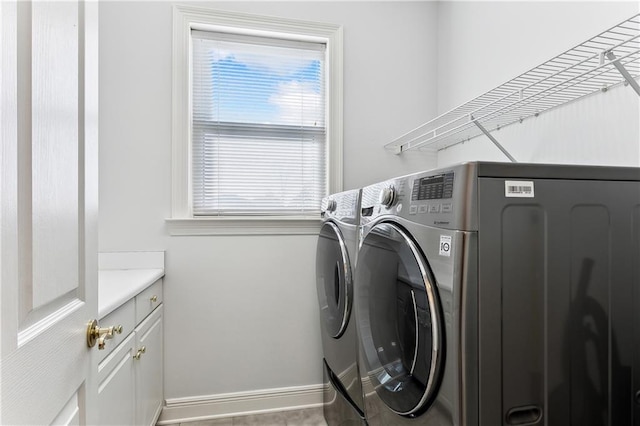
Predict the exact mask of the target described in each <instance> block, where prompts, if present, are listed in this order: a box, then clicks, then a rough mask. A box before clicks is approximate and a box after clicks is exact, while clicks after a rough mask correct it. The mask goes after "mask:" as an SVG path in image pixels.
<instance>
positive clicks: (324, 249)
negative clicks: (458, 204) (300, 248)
mask: <svg viewBox="0 0 640 426" xmlns="http://www.w3.org/2000/svg"><path fill="white" fill-rule="evenodd" d="M321 215H322V227H321V228H320V234H319V237H318V245H317V254H316V287H317V292H318V304H319V308H320V325H321V334H322V349H323V371H324V373H323V374H324V391H323V411H324V416H325V419H326V421H327V423H328V425H329V426H334V425H335V426H351V425H362V424H366V423H365V420H364V412H363V396H362V387H361V383H360V377H359V373H358V356H357V338H356V326H355V321H354V320H353V307H354V303H353V276H354V271H355V265H356V256H357V249H358V241H357V238H358V232H357V229H358V226H359V219H360V190H352V191H345V192H341V193H338V194H333V195H331V196H329V197H327V198H325V199H323V200H322V206H321Z"/></svg>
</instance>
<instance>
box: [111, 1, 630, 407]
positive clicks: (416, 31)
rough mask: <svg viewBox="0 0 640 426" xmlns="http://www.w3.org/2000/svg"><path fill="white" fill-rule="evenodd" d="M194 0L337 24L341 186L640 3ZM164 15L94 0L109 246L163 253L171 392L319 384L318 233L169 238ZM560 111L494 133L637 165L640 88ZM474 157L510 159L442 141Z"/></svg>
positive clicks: (542, 151) (398, 162)
mask: <svg viewBox="0 0 640 426" xmlns="http://www.w3.org/2000/svg"><path fill="white" fill-rule="evenodd" d="M198 4H200V5H203V4H211V5H213V6H215V7H216V8H220V9H227V10H236V11H246V12H251V13H258V14H266V15H276V16H280V17H290V18H295V19H305V20H318V21H324V22H331V23H338V24H342V25H343V26H344V37H345V61H344V63H345V70H344V71H345V81H344V87H345V93H344V111H345V114H344V117H345V123H344V164H345V166H344V187H345V189H350V188H356V187H360V186H363V185H366V184H369V183H372V182H374V181H377V180H381V179H384V178H387V177H391V176H395V175H401V174H405V173H409V172H412V171H417V170H421V169H428V168H431V167H433V166H435V159H434V158H432V157H429V156H428V155H422V154H421V153H418V152H410V153H407V154H404V155H402V156H394V155H392V154H390V153H388V152H385V151H384V149H383V148H382V146H383V145H384V144H385V143H387V142H389V141H391V140H392V139H394V138H395V137H397V136H399V135H401V134H402V133H404V132H406V131H407V130H410V129H412V128H413V127H415V126H417V125H418V124H421V123H422V122H424V121H426V120H427V119H429V118H431V117H433V116H434V115H435V113H436V111H439V112H443V111H445V110H446V109H448V108H450V107H452V106H455V105H456V104H458V103H460V102H463V101H465V100H468V99H471V98H472V97H474V96H477V95H479V94H480V93H482V92H483V91H485V90H488V89H491V88H492V87H495V86H497V85H499V84H501V83H502V82H505V81H507V80H509V79H510V78H512V77H514V76H516V75H518V74H520V73H522V72H524V71H526V70H527V69H529V68H531V67H532V66H535V65H537V64H539V63H541V62H544V61H545V60H547V59H549V58H551V57H552V56H554V55H556V54H558V53H560V52H562V51H564V50H566V49H568V48H570V47H572V46H573V45H575V44H577V43H579V42H581V41H583V40H585V39H587V38H589V37H591V36H593V35H595V34H596V33H598V32H599V31H601V30H604V29H606V28H607V27H609V26H611V25H613V24H615V23H617V22H618V21H621V20H623V19H625V18H626V17H628V16H630V15H631V14H632V13H634V11H637V9H638V6H637V3H635V2H634V3H626V4H615V5H611V3H609V2H607V3H606V4H605V3H591V2H587V3H585V2H572V3H560V4H559V3H557V2H535V3H524V2H517V3H508V2H496V3H480V2H472V3H466V2H446V3H440V4H436V3H431V2H406V3H403V2H360V1H358V2H307V1H305V2H266V1H264V2H212V3H202V2H199V3H198ZM171 13H172V9H171V4H170V3H169V2H163V1H161V2H102V3H101V4H100V90H101V92H100V249H101V250H102V251H113V250H161V249H165V250H166V251H167V256H166V260H167V275H166V280H165V291H166V293H165V304H166V306H165V321H166V322H165V344H166V357H165V360H166V373H165V374H166V375H165V394H166V397H167V398H179V397H189V396H202V395H205V396H206V395H216V394H222V393H228V392H243V391H250V390H257V389H269V388H279V387H288V386H298V385H308V384H317V383H320V381H321V373H320V371H321V370H320V359H321V348H320V339H319V335H318V329H319V327H318V314H317V309H316V295H315V278H314V268H315V265H314V263H315V244H316V238H315V237H314V236H295V237H294V236H282V237H169V236H168V235H167V232H166V228H165V223H164V219H165V218H167V217H169V214H170V186H171V185H170V183H171V182H170V179H171V174H170V164H171V157H170V152H171V137H170V133H171V124H170V123H171V25H172V23H171ZM436 83H437V84H436ZM436 89H437V98H436ZM614 108H616V109H614ZM554 114H555V113H554ZM557 114H558V115H553V116H552V115H548V116H547V115H542V116H540V117H539V118H538V119H536V120H535V121H531V122H529V123H526V124H523V125H517V126H512V127H511V128H507V129H503V130H501V131H500V132H498V135H497V136H499V138H500V140H501V141H503V142H504V144H505V145H507V146H508V147H509V148H510V150H512V151H513V154H514V155H515V156H516V157H517V158H519V159H520V160H530V161H552V162H557V161H564V162H576V161H577V162H592V161H595V160H599V161H602V162H606V163H611V164H616V163H620V164H638V155H639V154H638V140H639V136H638V125H637V120H638V115H639V114H638V97H637V95H635V93H633V92H631V90H630V89H628V88H621V89H617V90H611V91H609V92H608V93H606V94H602V95H597V96H596V97H594V99H593V102H592V101H588V102H587V103H586V104H585V103H576V104H574V105H570V106H569V107H567V108H565V109H563V110H562V111H560V112H558V113H557ZM634 120H635V121H634ZM585 122H589V123H591V126H589V127H584V123H585ZM478 158H483V159H496V160H502V157H501V154H499V153H497V150H496V149H495V148H494V147H493V146H492V145H489V144H487V141H486V140H485V141H483V140H482V139H481V138H478V139H475V140H474V141H472V142H470V143H467V144H465V145H464V146H459V147H455V148H451V149H449V150H446V151H442V152H441V153H440V154H439V158H438V163H439V164H449V163H452V162H456V161H462V160H466V159H478ZM309 366H317V368H314V367H312V368H309Z"/></svg>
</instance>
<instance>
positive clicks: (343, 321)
mask: <svg viewBox="0 0 640 426" xmlns="http://www.w3.org/2000/svg"><path fill="white" fill-rule="evenodd" d="M317 252H318V255H317V257H316V281H317V282H316V286H317V291H318V302H319V304H320V319H321V321H322V326H323V329H324V330H325V331H326V333H328V334H329V336H331V337H333V338H336V339H337V338H339V337H340V336H342V334H343V333H344V332H345V330H346V328H347V323H348V321H349V317H350V315H351V298H352V297H353V296H352V295H353V290H352V281H351V263H350V260H349V255H348V254H347V247H346V245H345V240H344V238H343V236H342V233H341V232H340V229H338V227H337V226H336V225H335V224H333V223H332V222H326V223H325V224H324V225H322V228H321V229H320V235H319V237H318V246H317Z"/></svg>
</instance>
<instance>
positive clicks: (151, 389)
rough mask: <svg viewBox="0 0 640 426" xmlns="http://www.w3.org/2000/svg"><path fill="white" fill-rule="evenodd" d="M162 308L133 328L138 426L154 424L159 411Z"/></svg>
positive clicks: (161, 381)
mask: <svg viewBox="0 0 640 426" xmlns="http://www.w3.org/2000/svg"><path fill="white" fill-rule="evenodd" d="M162 309H163V306H162V305H161V306H159V307H158V308H157V309H156V310H155V311H153V313H152V314H151V315H149V316H148V317H147V319H145V320H144V321H143V322H142V323H141V324H140V325H139V326H138V327H137V328H136V352H140V357H139V359H137V360H135V363H136V367H135V376H136V401H137V406H136V407H137V413H136V424H138V425H151V424H155V421H156V420H157V418H158V416H159V415H160V410H161V408H162V400H163V396H164V392H163V377H162V364H163V356H162V352H163V347H162V344H163V343H162V340H163V339H162ZM143 348H144V349H143ZM142 351H144V352H142Z"/></svg>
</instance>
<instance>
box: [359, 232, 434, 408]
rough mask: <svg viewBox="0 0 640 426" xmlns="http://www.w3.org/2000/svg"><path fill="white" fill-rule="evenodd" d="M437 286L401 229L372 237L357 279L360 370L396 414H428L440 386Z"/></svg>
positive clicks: (363, 250) (367, 239)
mask: <svg viewBox="0 0 640 426" xmlns="http://www.w3.org/2000/svg"><path fill="white" fill-rule="evenodd" d="M434 284H435V282H434V280H433V278H432V274H431V272H430V270H429V268H428V266H427V263H426V261H425V260H424V256H423V255H422V253H421V251H420V250H419V248H418V247H417V245H416V244H415V243H414V241H413V240H412V239H411V237H410V236H409V235H408V233H407V232H406V231H405V230H404V229H403V228H401V227H400V226H399V225H395V224H392V223H385V222H383V223H380V224H378V225H376V226H374V228H373V229H372V230H371V232H369V233H368V234H367V236H366V237H365V239H364V240H363V242H362V246H361V249H360V252H359V253H358V268H357V272H356V279H355V289H356V297H357V306H358V310H357V311H358V312H357V321H358V331H359V333H360V336H359V339H360V343H361V349H362V353H363V357H362V358H363V361H364V364H365V365H363V366H361V368H362V369H363V374H364V372H366V374H367V376H368V379H369V380H370V381H371V385H372V386H373V388H374V389H375V390H376V393H377V394H378V396H379V397H380V398H381V399H382V401H384V403H385V404H387V406H389V408H390V409H391V410H393V411H394V412H396V413H397V414H401V415H406V416H411V415H415V414H418V413H420V412H421V411H423V410H424V409H426V408H427V407H428V405H429V404H430V403H431V400H432V399H433V398H432V397H433V396H434V395H435V389H436V387H437V385H438V378H439V371H440V369H441V365H440V364H441V358H442V347H443V346H442V342H441V339H442V336H441V332H440V330H441V326H440V323H441V320H440V309H439V302H438V300H437V294H436V288H435V285H434ZM365 380H366V378H365Z"/></svg>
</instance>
